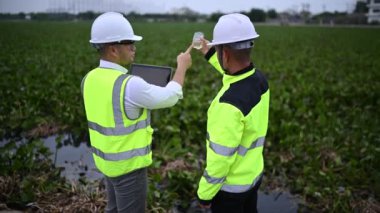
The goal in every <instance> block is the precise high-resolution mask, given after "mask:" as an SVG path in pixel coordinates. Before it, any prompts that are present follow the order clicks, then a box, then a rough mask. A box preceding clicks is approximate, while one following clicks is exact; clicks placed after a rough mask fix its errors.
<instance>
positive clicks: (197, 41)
mask: <svg viewBox="0 0 380 213" xmlns="http://www.w3.org/2000/svg"><path fill="white" fill-rule="evenodd" d="M203 36H204V35H203V33H202V32H195V33H194V36H193V47H194V48H195V49H198V50H199V49H201V48H202V40H201V38H203Z"/></svg>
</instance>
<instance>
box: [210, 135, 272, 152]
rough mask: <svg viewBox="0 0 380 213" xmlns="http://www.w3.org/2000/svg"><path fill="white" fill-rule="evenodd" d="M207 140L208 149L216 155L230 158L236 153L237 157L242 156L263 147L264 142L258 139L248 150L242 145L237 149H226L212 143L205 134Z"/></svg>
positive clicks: (263, 138)
mask: <svg viewBox="0 0 380 213" xmlns="http://www.w3.org/2000/svg"><path fill="white" fill-rule="evenodd" d="M207 140H208V141H209V144H210V149H212V151H214V152H215V153H216V154H219V155H223V156H226V157H228V156H232V155H234V154H235V152H236V151H237V152H238V154H239V155H241V156H244V155H245V154H246V153H247V152H248V151H249V150H251V149H254V148H257V147H260V146H263V145H264V142H265V137H260V138H258V139H256V140H255V141H253V142H252V144H251V146H250V147H249V148H245V147H244V146H242V145H239V146H238V147H227V146H223V145H219V144H217V143H215V142H213V141H211V140H210V136H209V134H208V133H207Z"/></svg>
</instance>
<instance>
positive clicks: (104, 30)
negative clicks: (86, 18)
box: [90, 12, 142, 44]
mask: <svg viewBox="0 0 380 213" xmlns="http://www.w3.org/2000/svg"><path fill="white" fill-rule="evenodd" d="M141 39H142V37H141V36H138V35H135V34H134V32H133V29H132V26H131V24H130V23H129V21H128V20H127V19H126V18H124V16H123V15H122V14H120V13H116V12H107V13H103V14H102V15H100V16H98V17H97V18H96V19H95V21H94V23H93V24H92V27H91V40H90V43H92V44H103V43H111V42H119V41H123V40H131V41H140V40H141Z"/></svg>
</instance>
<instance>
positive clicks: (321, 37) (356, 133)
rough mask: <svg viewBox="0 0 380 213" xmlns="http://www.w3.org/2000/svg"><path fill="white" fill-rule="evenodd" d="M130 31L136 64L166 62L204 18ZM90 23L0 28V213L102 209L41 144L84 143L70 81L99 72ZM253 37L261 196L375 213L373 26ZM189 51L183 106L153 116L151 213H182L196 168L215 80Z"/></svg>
mask: <svg viewBox="0 0 380 213" xmlns="http://www.w3.org/2000/svg"><path fill="white" fill-rule="evenodd" d="M132 25H133V27H134V29H135V33H136V34H138V35H142V36H143V37H144V39H143V40H142V41H141V42H139V43H137V44H136V46H137V53H136V59H135V62H136V63H144V64H154V65H161V66H171V67H175V66H176V56H177V55H178V53H179V52H181V51H185V50H186V48H187V46H188V45H189V44H190V41H191V39H192V35H193V33H194V32H195V31H203V32H204V33H205V37H206V38H208V39H211V37H212V29H213V26H214V23H202V24H201V23H132ZM90 27H91V23H90V22H0V29H2V30H1V32H0V50H1V51H0V76H1V77H0V137H1V138H2V140H1V142H0V143H2V144H1V146H0V162H1V163H0V210H1V209H24V210H25V209H32V210H33V209H34V210H35V209H38V208H39V209H45V210H48V211H62V210H67V208H70V207H71V208H73V209H78V208H85V209H83V211H86V210H87V211H96V210H102V209H103V208H104V204H105V201H104V199H105V198H104V194H103V193H102V189H103V188H102V185H101V183H99V186H98V187H97V188H96V190H94V189H93V188H91V187H89V184H90V183H89V181H86V180H83V179H81V181H79V182H78V183H77V184H76V185H75V186H74V185H71V184H70V183H68V182H65V180H63V179H62V178H60V176H59V170H57V169H55V168H52V167H51V166H49V165H50V164H49V160H48V158H47V157H46V156H48V155H49V153H48V152H47V151H46V149H45V148H44V147H43V146H42V145H41V143H40V139H41V138H43V137H44V136H47V135H51V134H56V135H61V134H70V136H71V140H70V141H68V142H67V141H65V143H64V144H66V145H68V146H78V144H79V143H86V142H88V136H87V126H86V125H87V122H86V118H85V112H84V108H83V103H82V98H81V92H80V83H81V80H82V77H83V76H84V75H85V74H86V73H87V72H88V71H89V70H91V69H93V68H94V67H96V66H97V65H98V58H97V57H98V56H97V53H96V51H95V50H94V49H92V48H91V46H90V45H89V43H88V40H89V33H90ZM256 30H257V32H258V33H259V34H260V37H259V39H258V40H257V41H256V42H255V47H254V51H253V56H252V60H253V62H254V64H255V65H256V67H257V68H258V69H260V70H262V71H263V73H265V75H266V76H267V78H268V81H269V84H270V89H271V104H270V121H269V131H268V134H267V137H266V142H265V154H264V157H265V173H264V182H263V184H262V189H263V190H279V189H281V190H289V191H290V192H291V193H292V194H294V195H297V196H298V197H299V198H300V203H299V204H300V206H302V208H304V209H307V210H310V211H315V212H353V211H356V212H376V211H380V183H379V180H380V170H379V165H380V136H379V134H380V110H379V106H380V60H379V59H380V57H379V56H380V39H379V38H380V28H339V27H335V28H331V27H306V26H305V27H290V26H287V27H279V26H261V25H259V26H256ZM192 56H193V65H192V67H191V69H190V70H189V71H188V75H187V79H186V82H185V83H186V85H185V87H184V99H183V100H181V101H180V102H179V103H178V104H177V105H176V106H175V107H173V108H170V109H162V110H156V111H153V113H152V126H153V127H154V129H155V134H154V141H153V156H154V163H153V165H152V166H151V167H150V168H149V193H148V209H149V211H151V212H166V211H169V209H171V208H172V207H173V206H177V208H179V209H186V208H187V207H188V205H189V203H190V201H191V200H192V199H194V198H195V192H196V187H197V184H198V180H199V177H200V176H201V174H202V169H203V168H204V164H205V136H206V119H207V108H208V105H209V104H210V102H211V100H212V99H213V97H214V95H216V93H217V92H218V90H219V88H220V86H221V79H220V76H219V75H218V73H217V72H215V71H214V70H213V69H212V67H211V66H209V64H208V63H207V62H206V61H205V60H204V59H203V57H202V56H201V54H200V53H199V52H197V51H195V50H194V51H193V52H192ZM58 138H59V137H58ZM5 144H6V145H5ZM62 144H63V142H62V141H59V140H57V146H61V145H62ZM376 165H377V166H376ZM48 180H49V181H48ZM75 196H76V198H78V199H74V197H75ZM65 199H69V200H70V202H69V201H67V202H63V201H62V200H65ZM57 200H59V201H60V202H57ZM49 202H50V203H49ZM31 204H32V205H31ZM63 206H64V207H63ZM63 208H66V209H63Z"/></svg>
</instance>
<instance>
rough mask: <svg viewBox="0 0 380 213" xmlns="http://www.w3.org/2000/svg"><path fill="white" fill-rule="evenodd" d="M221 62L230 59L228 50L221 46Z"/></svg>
mask: <svg viewBox="0 0 380 213" xmlns="http://www.w3.org/2000/svg"><path fill="white" fill-rule="evenodd" d="M222 51H223V62H224V63H227V62H229V59H230V53H229V51H227V48H223V50H222Z"/></svg>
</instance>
